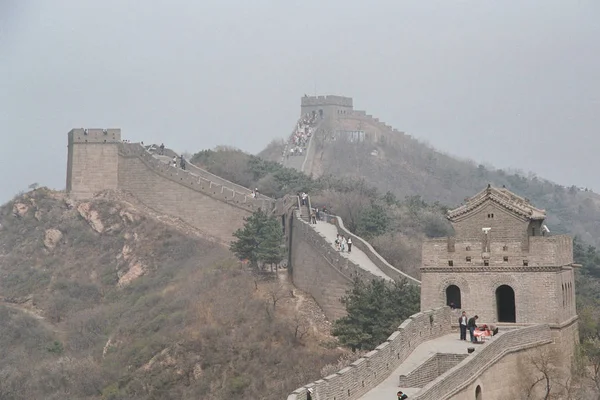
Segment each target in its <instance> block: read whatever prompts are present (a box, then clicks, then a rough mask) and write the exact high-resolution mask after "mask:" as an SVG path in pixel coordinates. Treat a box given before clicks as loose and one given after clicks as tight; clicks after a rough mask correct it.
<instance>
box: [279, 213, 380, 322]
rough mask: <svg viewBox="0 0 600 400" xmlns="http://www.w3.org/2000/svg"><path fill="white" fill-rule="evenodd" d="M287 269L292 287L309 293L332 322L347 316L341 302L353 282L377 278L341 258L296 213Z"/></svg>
mask: <svg viewBox="0 0 600 400" xmlns="http://www.w3.org/2000/svg"><path fill="white" fill-rule="evenodd" d="M291 234H292V238H291V260H290V268H291V271H292V279H293V282H294V285H295V286H296V287H297V288H299V289H301V290H303V291H305V292H307V293H310V294H311V295H312V296H313V297H314V299H315V300H316V301H317V303H318V304H319V306H320V307H321V308H322V309H323V312H324V313H325V315H326V316H327V318H329V319H330V320H331V321H333V320H336V319H338V318H340V317H343V316H344V315H345V314H346V310H345V307H344V305H343V304H342V303H341V302H340V299H341V298H342V297H343V296H344V295H345V294H346V291H347V290H348V289H350V288H351V287H352V282H353V280H354V279H355V278H357V277H358V278H360V279H364V280H371V279H376V278H377V277H376V276H375V275H373V274H371V273H370V272H368V271H365V270H364V269H362V268H361V267H360V266H359V265H357V264H355V263H353V262H352V261H350V260H349V259H348V258H346V257H342V256H341V255H340V253H339V252H337V251H336V250H335V249H334V248H333V247H331V244H330V243H329V242H328V241H327V239H326V238H325V237H324V236H322V235H321V234H320V233H319V232H317V231H315V230H314V229H313V228H312V227H311V226H310V224H308V223H307V222H306V221H304V220H302V219H301V218H300V217H299V215H298V212H295V213H294V217H293V219H292V233H291Z"/></svg>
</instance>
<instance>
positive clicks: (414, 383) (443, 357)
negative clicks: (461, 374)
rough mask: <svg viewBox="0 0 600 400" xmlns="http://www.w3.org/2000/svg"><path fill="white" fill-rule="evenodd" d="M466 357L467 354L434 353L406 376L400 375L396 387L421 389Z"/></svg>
mask: <svg viewBox="0 0 600 400" xmlns="http://www.w3.org/2000/svg"><path fill="white" fill-rule="evenodd" d="M467 356H468V354H443V353H436V354H434V355H433V356H431V357H430V358H429V359H428V360H427V361H425V362H424V363H423V364H421V365H420V366H419V367H417V369H415V370H414V371H411V372H410V373H409V374H407V375H400V379H399V381H398V386H399V387H401V388H422V387H424V386H425V385H427V384H428V383H429V382H431V381H433V380H434V379H436V378H437V377H438V376H440V375H442V374H443V373H445V372H446V371H448V370H449V369H450V368H452V367H454V366H455V365H457V364H458V363H460V362H461V361H462V360H464V359H465V358H467Z"/></svg>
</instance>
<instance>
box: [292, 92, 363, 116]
mask: <svg viewBox="0 0 600 400" xmlns="http://www.w3.org/2000/svg"><path fill="white" fill-rule="evenodd" d="M300 110H301V115H305V114H307V113H308V114H316V115H318V116H320V117H321V118H335V117H336V116H340V115H345V114H351V113H352V111H353V106H352V98H351V97H343V96H332V95H329V96H304V97H302V102H301V107H300Z"/></svg>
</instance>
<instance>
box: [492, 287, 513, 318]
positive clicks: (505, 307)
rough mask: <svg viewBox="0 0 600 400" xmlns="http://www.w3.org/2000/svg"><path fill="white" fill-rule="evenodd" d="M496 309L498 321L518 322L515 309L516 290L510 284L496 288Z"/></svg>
mask: <svg viewBox="0 0 600 400" xmlns="http://www.w3.org/2000/svg"><path fill="white" fill-rule="evenodd" d="M496 309H497V312H498V322H517V313H516V311H515V291H514V290H513V288H511V287H510V286H508V285H502V286H500V287H499V288H498V289H496Z"/></svg>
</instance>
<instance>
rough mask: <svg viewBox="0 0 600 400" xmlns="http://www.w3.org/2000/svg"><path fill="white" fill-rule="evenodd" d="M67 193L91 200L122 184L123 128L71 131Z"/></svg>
mask: <svg viewBox="0 0 600 400" xmlns="http://www.w3.org/2000/svg"><path fill="white" fill-rule="evenodd" d="M68 135H69V144H68V147H69V150H68V158H67V192H68V193H69V194H70V195H71V196H73V197H75V198H78V199H83V198H89V197H92V196H93V195H94V193H96V192H99V191H101V190H105V189H117V187H118V185H119V174H118V171H119V143H120V142H121V130H120V129H73V130H71V131H70V132H69V134H68Z"/></svg>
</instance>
